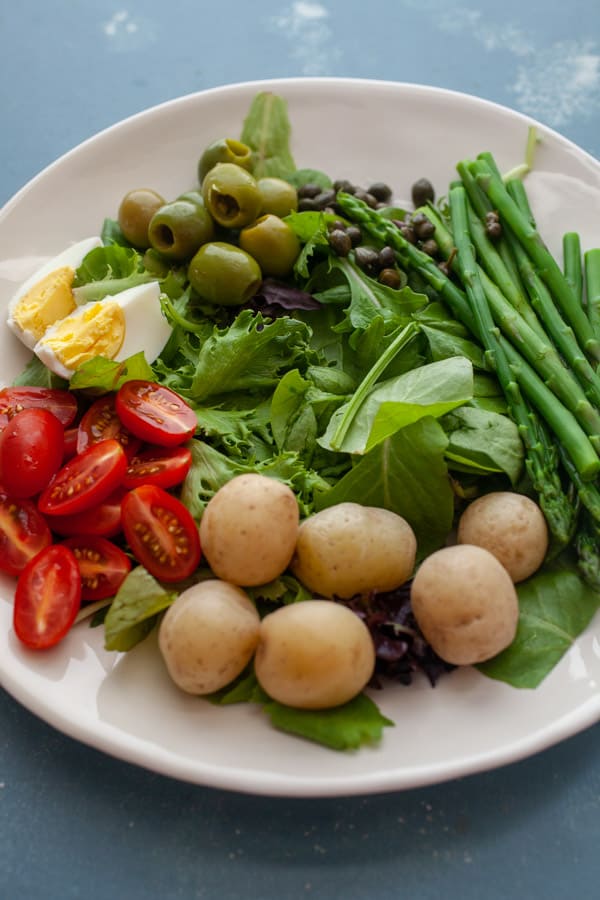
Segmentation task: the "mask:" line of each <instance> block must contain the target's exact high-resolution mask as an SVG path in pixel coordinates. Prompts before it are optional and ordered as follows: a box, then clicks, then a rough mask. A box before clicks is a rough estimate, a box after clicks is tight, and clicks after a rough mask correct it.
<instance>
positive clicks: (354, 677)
mask: <svg viewBox="0 0 600 900" xmlns="http://www.w3.org/2000/svg"><path fill="white" fill-rule="evenodd" d="M254 668H255V671H256V677H257V679H258V681H259V684H260V685H261V687H262V688H263V689H264V690H265V691H266V692H267V694H269V696H270V697H272V698H273V699H274V700H278V701H279V702H280V703H284V704H285V705H286V706H295V707H298V708H300V709H327V708H329V707H332V706H339V705H340V704H342V703H347V702H348V700H351V699H352V698H353V697H355V696H356V694H359V693H360V692H361V691H362V689H363V688H364V686H365V685H366V684H367V682H368V681H369V679H370V677H371V675H372V674H373V669H374V668H375V648H374V646H373V641H372V638H371V635H370V633H369V630H368V628H367V626H366V625H365V624H364V622H362V620H361V619H359V618H358V616H357V615H356V614H355V613H353V612H352V611H351V610H350V609H348V607H346V606H341V605H340V604H338V603H334V602H333V601H331V600H304V601H302V602H300V603H293V604H291V605H289V606H282V607H280V608H279V609H277V610H275V612H272V613H269V615H267V616H265V618H264V619H263V620H262V622H261V626H260V640H259V644H258V648H257V650H256V656H255V659H254Z"/></svg>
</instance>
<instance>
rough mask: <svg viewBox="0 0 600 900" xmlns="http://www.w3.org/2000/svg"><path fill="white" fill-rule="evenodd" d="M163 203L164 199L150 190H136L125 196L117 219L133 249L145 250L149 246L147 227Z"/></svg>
mask: <svg viewBox="0 0 600 900" xmlns="http://www.w3.org/2000/svg"><path fill="white" fill-rule="evenodd" d="M164 202H165V201H164V198H163V197H161V195H160V194H157V193H156V191H153V190H150V188H136V189H135V190H133V191H129V192H128V193H127V194H125V196H124V197H123V199H122V200H121V203H120V205H119V212H118V214H117V218H118V221H119V225H120V227H121V231H122V232H123V235H124V236H125V238H126V239H127V240H128V241H129V243H130V244H133V246H134V247H137V248H138V249H140V250H145V249H146V248H147V247H149V246H150V241H149V240H148V226H149V224H150V220H151V219H152V216H153V215H154V213H155V212H157V210H159V209H160V207H161V206H163V205H164Z"/></svg>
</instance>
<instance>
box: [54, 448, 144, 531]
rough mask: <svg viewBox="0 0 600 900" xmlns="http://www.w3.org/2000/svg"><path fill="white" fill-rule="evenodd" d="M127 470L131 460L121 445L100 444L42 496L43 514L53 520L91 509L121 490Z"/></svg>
mask: <svg viewBox="0 0 600 900" xmlns="http://www.w3.org/2000/svg"><path fill="white" fill-rule="evenodd" d="M126 469H127V457H126V456H125V451H124V450H123V448H122V446H121V445H120V444H119V442H118V441H115V439H114V438H108V440H106V441H98V443H97V444H92V445H91V446H90V447H88V449H87V450H84V451H83V453H79V454H78V455H77V456H74V457H73V459H70V460H69V461H68V462H66V463H65V464H64V466H63V467H62V469H59V470H58V472H57V473H56V475H55V477H54V478H53V479H52V481H51V482H50V484H49V485H48V487H47V488H46V489H45V490H44V491H42V493H41V494H40V497H39V500H38V507H39V510H40V512H42V513H45V514H46V515H50V516H53V515H70V514H71V513H78V512H82V511H83V510H84V509H90V508H91V507H92V506H96V505H97V504H98V503H101V502H102V500H105V499H106V497H108V496H109V495H110V494H112V492H113V491H114V490H115V489H116V488H117V487H119V485H120V484H121V482H122V481H123V477H124V475H125V470H126Z"/></svg>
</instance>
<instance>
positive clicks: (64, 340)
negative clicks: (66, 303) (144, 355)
mask: <svg viewBox="0 0 600 900" xmlns="http://www.w3.org/2000/svg"><path fill="white" fill-rule="evenodd" d="M81 309H82V310H83V312H79V313H78V314H77V315H72V316H67V318H66V319H63V321H62V322H59V323H58V324H57V325H56V326H55V327H54V329H53V330H52V334H51V335H47V336H46V338H45V340H44V347H45V348H46V349H47V350H50V351H51V352H52V353H53V354H54V356H55V358H56V359H57V360H58V361H59V362H60V363H62V365H63V366H65V368H67V369H71V370H72V371H76V370H77V369H78V368H79V366H81V365H83V363H84V362H88V360H90V359H93V358H94V357H95V356H105V357H107V358H108V359H114V357H115V356H116V355H117V353H118V352H119V350H120V348H121V345H122V343H123V339H124V337H125V314H124V313H123V310H122V309H121V307H120V306H119V304H118V303H115V302H114V301H112V300H108V299H107V300H102V301H99V302H98V303H90V304H89V309H86V308H84V307H81Z"/></svg>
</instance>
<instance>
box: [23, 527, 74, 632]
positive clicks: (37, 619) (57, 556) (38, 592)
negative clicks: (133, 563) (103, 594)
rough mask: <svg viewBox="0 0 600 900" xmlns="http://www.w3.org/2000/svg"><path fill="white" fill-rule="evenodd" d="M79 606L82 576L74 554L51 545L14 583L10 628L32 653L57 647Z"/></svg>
mask: <svg viewBox="0 0 600 900" xmlns="http://www.w3.org/2000/svg"><path fill="white" fill-rule="evenodd" d="M80 606H81V576H80V574H79V566H78V564H77V560H76V559H75V554H74V553H73V551H72V550H70V549H69V548H68V547H64V546H62V545H61V544H51V545H50V547H46V549H45V550H42V551H41V553H38V555H37V556H34V557H33V559H32V560H30V561H29V562H28V563H27V565H26V566H25V568H24V569H23V571H22V572H21V575H20V576H19V580H18V581H17V589H16V591H15V605H14V608H13V625H14V629H15V632H16V634H17V637H18V638H19V639H20V640H21V641H22V642H23V643H24V644H26V645H27V646H28V647H32V648H33V649H34V650H44V649H46V648H47V647H52V646H54V644H57V643H58V642H59V641H60V640H61V639H62V638H63V637H64V636H65V634H66V633H67V631H68V630H69V628H70V627H71V625H72V624H73V622H74V621H75V616H76V615H77V613H78V611H79V607H80Z"/></svg>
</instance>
